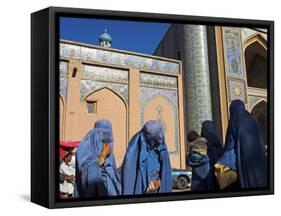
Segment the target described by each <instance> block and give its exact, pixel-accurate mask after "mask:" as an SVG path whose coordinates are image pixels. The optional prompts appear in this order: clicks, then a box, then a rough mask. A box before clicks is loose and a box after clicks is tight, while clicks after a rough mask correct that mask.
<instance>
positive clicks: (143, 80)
mask: <svg viewBox="0 0 281 216" xmlns="http://www.w3.org/2000/svg"><path fill="white" fill-rule="evenodd" d="M140 85H141V86H147V87H156V88H159V87H160V88H168V89H169V88H171V89H177V87H178V86H177V78H176V77H170V76H164V75H159V74H150V73H140Z"/></svg>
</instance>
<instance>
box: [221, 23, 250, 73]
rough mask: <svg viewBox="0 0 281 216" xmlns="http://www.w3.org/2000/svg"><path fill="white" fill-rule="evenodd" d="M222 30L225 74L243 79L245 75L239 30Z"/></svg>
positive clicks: (231, 28)
mask: <svg viewBox="0 0 281 216" xmlns="http://www.w3.org/2000/svg"><path fill="white" fill-rule="evenodd" d="M222 29H223V44H224V56H225V63H226V72H227V73H229V74H231V75H234V76H238V77H243V76H244V74H245V73H244V62H243V50H242V42H241V31H240V28H235V27H223V28H222Z"/></svg>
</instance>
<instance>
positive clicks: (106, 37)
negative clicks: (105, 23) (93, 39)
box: [99, 29, 112, 48]
mask: <svg viewBox="0 0 281 216" xmlns="http://www.w3.org/2000/svg"><path fill="white" fill-rule="evenodd" d="M99 43H100V45H101V46H102V47H105V48H110V47H111V44H112V37H111V36H110V34H108V33H107V30H106V29H104V33H102V34H101V35H100V37H99Z"/></svg>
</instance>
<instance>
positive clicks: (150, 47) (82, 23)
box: [60, 17, 170, 54]
mask: <svg viewBox="0 0 281 216" xmlns="http://www.w3.org/2000/svg"><path fill="white" fill-rule="evenodd" d="M169 26H170V24H169V23H155V22H139V21H124V20H104V19H92V18H70V17H61V18H60V39H65V40H72V41H76V42H81V43H88V44H93V45H99V42H98V38H99V36H100V35H101V34H102V33H103V32H104V30H105V29H106V30H107V32H108V33H109V34H110V35H111V37H112V48H115V49H122V50H128V51H133V52H139V53H145V54H152V53H153V52H154V51H155V49H156V47H157V46H158V44H159V42H160V40H161V39H162V37H163V36H164V34H165V33H166V31H167V30H168V28H169Z"/></svg>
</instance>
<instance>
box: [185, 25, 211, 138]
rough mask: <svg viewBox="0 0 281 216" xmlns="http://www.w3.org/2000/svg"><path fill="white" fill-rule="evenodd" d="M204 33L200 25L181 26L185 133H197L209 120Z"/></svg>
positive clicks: (209, 90)
mask: <svg viewBox="0 0 281 216" xmlns="http://www.w3.org/2000/svg"><path fill="white" fill-rule="evenodd" d="M207 45H208V44H207V30H206V26H202V25H184V26H183V55H184V56H183V57H184V62H183V66H184V75H185V90H186V91H185V103H186V113H188V115H187V116H186V121H187V131H190V130H195V131H197V132H199V133H200V131H201V124H202V122H203V121H205V120H212V106H211V89H210V75H209V62H208V46H207Z"/></svg>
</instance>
